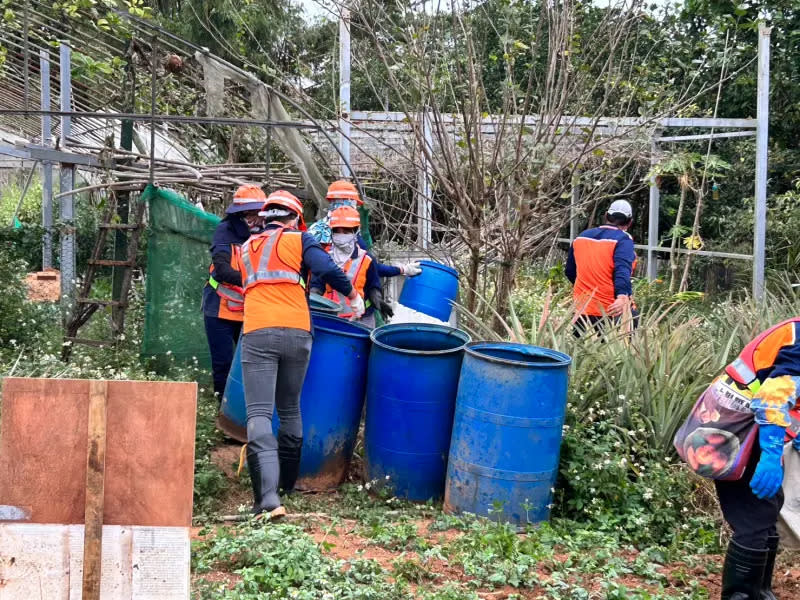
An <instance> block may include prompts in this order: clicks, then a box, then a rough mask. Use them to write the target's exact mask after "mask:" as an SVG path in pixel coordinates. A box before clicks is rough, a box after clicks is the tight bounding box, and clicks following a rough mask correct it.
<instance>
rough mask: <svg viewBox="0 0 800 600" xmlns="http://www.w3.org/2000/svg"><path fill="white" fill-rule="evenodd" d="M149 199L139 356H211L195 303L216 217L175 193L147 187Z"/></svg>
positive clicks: (202, 358)
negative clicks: (145, 276) (143, 317)
mask: <svg viewBox="0 0 800 600" xmlns="http://www.w3.org/2000/svg"><path fill="white" fill-rule="evenodd" d="M142 199H144V200H146V201H147V202H148V203H149V208H150V227H149V238H148V242H147V282H146V288H145V302H146V305H145V321H144V338H143V340H142V348H141V355H142V357H143V358H151V359H156V365H158V364H159V363H161V362H162V361H163V362H166V361H168V360H169V357H170V355H171V356H172V357H174V358H175V359H176V360H179V361H190V360H192V358H193V357H196V358H197V359H198V361H200V363H201V364H203V365H206V366H208V365H209V364H210V362H211V361H210V357H209V353H208V344H207V342H206V334H205V329H204V327H203V313H202V312H201V308H200V303H201V300H202V297H203V286H204V285H205V282H206V280H207V279H208V263H209V260H210V259H209V253H208V248H209V246H210V245H211V238H212V236H213V235H214V229H216V227H217V225H218V224H219V222H220V218H219V217H217V216H215V215H212V214H209V213H206V212H204V211H202V210H200V209H199V208H197V207H196V206H194V205H193V204H192V203H191V202H189V201H188V200H186V199H185V198H183V196H181V195H180V194H177V193H175V192H172V191H169V190H163V189H160V188H157V187H154V186H148V187H147V188H146V189H145V191H144V193H143V196H142Z"/></svg>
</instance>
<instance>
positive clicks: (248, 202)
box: [225, 183, 267, 215]
mask: <svg viewBox="0 0 800 600" xmlns="http://www.w3.org/2000/svg"><path fill="white" fill-rule="evenodd" d="M266 199H267V196H266V195H265V194H264V192H263V190H262V189H261V188H260V187H259V186H257V185H253V184H250V183H246V184H244V185H240V186H239V189H237V190H236V193H235V194H233V202H231V204H230V206H228V208H227V209H225V212H226V213H227V214H229V215H230V214H233V213H239V212H246V211H251V210H259V209H260V208H261V207H262V206H263V205H264V201H265V200H266Z"/></svg>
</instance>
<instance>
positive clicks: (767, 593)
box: [760, 535, 781, 600]
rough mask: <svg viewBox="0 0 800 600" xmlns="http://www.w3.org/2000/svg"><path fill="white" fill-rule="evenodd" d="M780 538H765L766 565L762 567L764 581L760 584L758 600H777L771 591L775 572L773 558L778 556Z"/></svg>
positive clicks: (773, 536)
mask: <svg viewBox="0 0 800 600" xmlns="http://www.w3.org/2000/svg"><path fill="white" fill-rule="evenodd" d="M780 539H781V538H780V536H777V535H771V536H769V537H768V538H767V550H769V554H768V555H767V564H766V565H765V566H764V580H763V583H762V584H761V599H760V600H778V598H777V597H776V596H775V592H773V591H772V573H773V572H774V571H775V558H776V557H777V556H778V542H779V541H780Z"/></svg>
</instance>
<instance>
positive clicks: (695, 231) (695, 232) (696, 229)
mask: <svg viewBox="0 0 800 600" xmlns="http://www.w3.org/2000/svg"><path fill="white" fill-rule="evenodd" d="M701 214H703V189H702V186H701V187H700V189H699V190H698V191H697V208H695V209H694V223H692V234H691V235H692V238H693V239H692V241H694V238H695V237H698V236H699V235H700V215H701ZM691 262H692V254H691V252H690V253H689V254H687V255H686V263H685V264H684V265H683V277H681V287H680V291H682V292H685V291H686V288H688V287H689V265H690V264H691Z"/></svg>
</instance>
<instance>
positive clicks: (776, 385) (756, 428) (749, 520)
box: [675, 317, 800, 600]
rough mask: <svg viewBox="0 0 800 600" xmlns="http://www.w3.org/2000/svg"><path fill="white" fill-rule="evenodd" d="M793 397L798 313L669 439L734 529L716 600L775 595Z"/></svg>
mask: <svg viewBox="0 0 800 600" xmlns="http://www.w3.org/2000/svg"><path fill="white" fill-rule="evenodd" d="M798 394H800V317H795V318H793V319H789V320H788V321H784V322H783V323H780V324H778V325H776V326H774V327H772V328H770V329H768V330H767V331H765V332H763V333H761V334H759V335H758V336H756V338H755V339H754V340H753V341H751V342H750V343H749V344H747V346H745V348H744V350H742V352H741V354H739V356H738V358H737V359H736V360H734V361H733V362H732V363H731V364H730V365H728V366H727V367H726V368H725V371H724V372H723V373H722V374H721V375H720V376H719V377H717V378H716V379H715V380H714V382H713V383H712V384H711V385H710V386H709V388H708V389H707V390H706V391H705V392H704V393H703V395H702V396H701V397H700V399H699V400H698V401H697V403H696V404H695V407H694V409H693V410H692V412H691V414H690V415H689V418H688V419H687V420H686V422H685V423H684V425H683V426H682V427H681V429H680V430H679V431H678V433H677V435H676V436H675V448H676V449H677V450H678V453H679V454H680V455H681V457H682V458H684V460H686V462H687V463H688V464H689V466H690V467H691V468H692V469H693V470H694V471H695V472H697V473H698V474H700V475H703V476H705V477H710V478H712V479H714V480H715V481H714V484H715V487H716V491H717V497H718V499H719V504H720V508H721V509H722V516H723V517H724V518H725V521H727V523H728V524H729V525H730V526H731V529H732V530H733V538H732V539H731V541H730V544H729V545H728V551H727V554H726V556H725V564H724V566H723V568H722V600H775V594H774V593H773V592H772V574H773V570H774V568H775V557H776V555H777V552H778V541H779V537H778V530H777V527H776V525H777V522H778V514H779V513H780V510H781V507H782V506H783V490H782V489H781V484H782V483H783V451H784V442H785V441H787V440H788V438H791V437H795V441H794V444H795V448H796V449H798V450H800V446H798V440H797V438H796V436H797V432H798V429H799V428H800V411H798V406H797V399H798ZM787 433H789V435H788V436H787Z"/></svg>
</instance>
